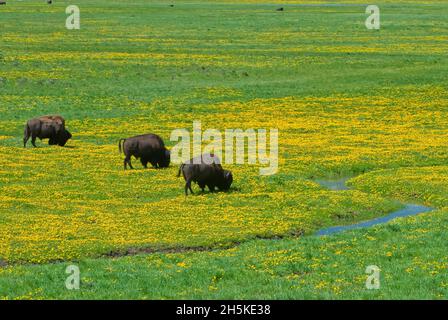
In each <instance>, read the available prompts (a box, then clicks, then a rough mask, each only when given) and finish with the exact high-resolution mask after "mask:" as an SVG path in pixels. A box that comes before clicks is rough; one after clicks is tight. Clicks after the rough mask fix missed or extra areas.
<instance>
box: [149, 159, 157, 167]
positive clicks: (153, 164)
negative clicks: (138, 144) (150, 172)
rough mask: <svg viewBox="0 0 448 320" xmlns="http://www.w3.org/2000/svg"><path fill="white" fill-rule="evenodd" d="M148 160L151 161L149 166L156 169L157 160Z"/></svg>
mask: <svg viewBox="0 0 448 320" xmlns="http://www.w3.org/2000/svg"><path fill="white" fill-rule="evenodd" d="M149 162H150V163H151V166H152V167H153V168H154V169H157V162H155V161H154V160H150V161H149Z"/></svg>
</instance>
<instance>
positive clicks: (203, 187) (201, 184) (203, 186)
mask: <svg viewBox="0 0 448 320" xmlns="http://www.w3.org/2000/svg"><path fill="white" fill-rule="evenodd" d="M198 185H199V188H201V190H202V192H204V189H205V184H203V183H198Z"/></svg>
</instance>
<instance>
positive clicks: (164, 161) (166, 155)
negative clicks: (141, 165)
mask: <svg viewBox="0 0 448 320" xmlns="http://www.w3.org/2000/svg"><path fill="white" fill-rule="evenodd" d="M170 162H171V152H170V150H168V149H165V151H164V152H163V154H162V157H161V159H160V161H159V167H160V168H167V167H169V165H170Z"/></svg>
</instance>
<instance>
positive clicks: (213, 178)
mask: <svg viewBox="0 0 448 320" xmlns="http://www.w3.org/2000/svg"><path fill="white" fill-rule="evenodd" d="M181 172H182V175H183V176H184V179H185V182H186V183H185V195H188V190H190V192H191V193H193V190H192V189H191V182H196V183H197V184H198V186H199V187H200V188H201V189H202V192H204V188H205V186H207V187H208V189H209V190H210V192H214V191H215V187H217V188H218V189H219V190H224V191H225V190H229V189H230V186H231V184H232V182H233V176H232V172H230V171H228V170H224V169H223V168H222V166H221V163H220V161H219V158H218V157H217V156H215V155H214V154H203V155H201V156H199V157H196V158H193V159H191V160H189V161H187V162H185V163H183V164H181V166H180V167H179V172H178V173H177V176H178V177H179V176H180V174H181Z"/></svg>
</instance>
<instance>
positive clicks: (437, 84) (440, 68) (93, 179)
mask: <svg viewBox="0 0 448 320" xmlns="http://www.w3.org/2000/svg"><path fill="white" fill-rule="evenodd" d="M356 2H357V1H348V3H352V4H353V3H356ZM171 3H172V2H169V1H165V2H164V1H144V0H135V1H118V0H117V1H106V0H97V1H87V0H79V1H77V3H76V4H77V5H78V6H79V8H80V10H81V29H80V30H67V29H66V28H65V19H66V17H67V15H66V14H65V8H66V6H67V5H68V4H69V3H68V2H67V1H56V3H55V4H53V5H51V6H49V5H47V4H46V3H45V1H23V2H18V1H8V4H7V5H6V6H0V30H1V31H0V115H1V116H0V152H1V154H2V157H1V159H0V239H1V242H0V298H5V299H17V298H30V299H37V298H44V299H45V298H74V299H76V298H91V299H95V298H139V299H140V298H147V299H153V298H213V299H214V298H273V299H275V298H288V299H292V298H307V299H310V298H328V299H337V298H345V299H349V298H350V299H361V298H368V299H378V298H385V299H399V298H423V299H446V298H448V259H447V255H446V249H447V246H446V243H447V241H448V231H447V228H446V227H447V225H448V221H447V220H448V196H447V195H448V186H447V184H446V181H447V179H448V92H447V85H448V79H447V77H446V74H448V59H447V52H448V20H447V19H446V17H447V15H448V1H437V2H432V1H380V2H378V3H376V4H377V5H378V6H379V7H380V9H381V29H380V30H367V29H366V28H365V26H364V21H365V19H366V17H367V15H366V14H365V13H364V11H365V7H364V6H362V5H359V6H358V5H350V6H328V5H322V4H328V3H329V2H323V1H307V2H305V1H282V2H281V3H282V5H281V6H283V7H284V8H285V10H284V11H281V12H280V11H276V9H277V8H278V7H279V6H280V4H275V1H270V2H269V3H261V2H257V1H242V2H241V1H240V2H231V1H227V2H224V1H213V2H205V1H194V2H191V3H190V2H187V1H185V2H184V1H175V2H174V3H175V5H174V7H171V6H170V4H171ZM309 3H313V4H314V5H312V6H309V5H305V4H309ZM338 3H340V2H338ZM358 3H360V2H358ZM70 4H72V3H70ZM318 4H320V5H318ZM48 113H59V114H62V115H63V116H64V117H65V118H66V121H67V127H68V129H69V130H70V131H71V132H72V134H73V139H72V140H70V141H69V142H68V144H67V147H65V148H60V147H53V146H48V145H46V144H44V143H39V142H38V144H39V148H36V149H34V148H31V147H28V148H26V149H24V148H23V147H22V137H23V127H24V124H25V122H26V120H27V119H29V118H32V117H34V116H37V115H42V114H48ZM194 120H199V121H201V122H202V126H203V128H216V129H219V130H224V129H226V128H241V129H247V128H278V129H279V133H280V136H279V151H280V154H279V156H280V164H279V172H278V173H277V174H275V175H273V176H260V175H259V173H258V169H259V167H258V166H253V165H231V166H226V167H228V168H229V169H231V170H232V171H233V172H234V179H235V182H234V185H233V186H232V189H231V190H230V192H228V193H214V194H210V193H208V192H206V193H204V194H198V195H194V196H189V197H188V198H187V199H186V198H185V196H184V194H183V185H184V181H183V180H182V179H181V178H177V177H176V173H177V165H174V164H173V165H171V166H170V167H169V168H167V169H163V170H154V169H147V170H144V169H143V168H142V167H141V165H140V163H138V161H135V160H134V161H133V162H134V164H135V167H136V169H135V170H133V171H131V170H128V171H124V170H123V155H120V154H119V153H118V145H117V143H118V139H120V138H124V137H129V136H132V135H136V134H141V133H148V132H153V133H157V134H159V135H160V136H162V137H163V138H164V139H165V142H166V144H167V145H168V147H169V148H170V147H172V146H173V145H174V144H175V142H171V141H169V137H170V133H171V131H172V130H173V129H177V128H187V129H189V130H190V131H191V130H192V123H193V121H194ZM345 176H350V177H354V178H353V179H351V180H349V184H350V186H352V189H351V190H347V191H338V192H335V191H330V190H326V189H325V188H323V187H321V186H319V185H318V184H317V183H315V182H313V180H314V179H316V178H326V177H345ZM196 190H198V189H197V188H196ZM402 203H420V204H426V205H428V206H431V207H433V208H435V210H434V211H433V212H432V213H429V214H424V215H421V216H415V217H411V218H405V219H399V220H396V221H393V222H391V223H389V224H387V225H384V226H379V227H375V228H371V229H368V230H358V231H353V232H349V233H346V234H341V235H335V236H331V237H314V236H312V234H313V233H314V232H315V231H316V230H318V229H320V228H322V227H326V226H332V225H342V224H352V223H354V222H356V221H362V220H366V219H369V218H373V217H377V216H382V215H385V214H387V213H389V212H392V211H394V210H396V209H398V208H400V207H401V206H402ZM69 264H77V265H79V266H80V270H81V279H82V281H81V289H80V290H75V291H70V290H67V289H66V288H65V285H64V281H65V278H66V277H67V274H65V272H64V271H65V268H66V266H67V265H69ZM372 264H373V265H377V266H379V267H380V269H381V276H382V284H381V289H379V290H367V289H366V288H365V285H364V283H365V279H366V274H365V268H366V266H368V265H372Z"/></svg>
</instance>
